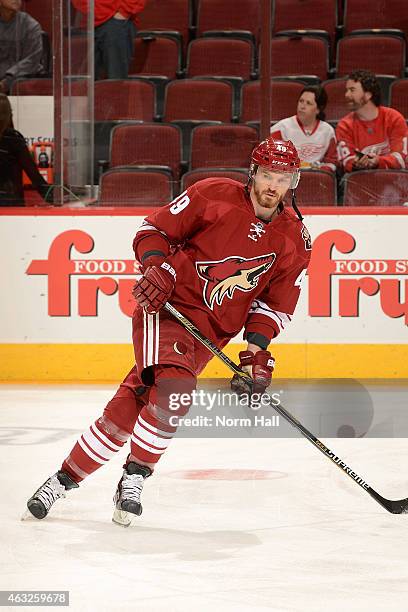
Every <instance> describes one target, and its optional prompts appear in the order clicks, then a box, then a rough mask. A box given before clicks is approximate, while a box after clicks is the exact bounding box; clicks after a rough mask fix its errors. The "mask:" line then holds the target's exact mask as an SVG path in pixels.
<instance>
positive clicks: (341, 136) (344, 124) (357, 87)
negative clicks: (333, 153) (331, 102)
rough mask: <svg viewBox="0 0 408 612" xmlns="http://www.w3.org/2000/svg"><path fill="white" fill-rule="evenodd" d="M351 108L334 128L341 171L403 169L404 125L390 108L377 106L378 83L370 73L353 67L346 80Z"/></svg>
mask: <svg viewBox="0 0 408 612" xmlns="http://www.w3.org/2000/svg"><path fill="white" fill-rule="evenodd" d="M345 97H346V102H347V105H348V106H349V108H350V110H351V111H352V112H351V113H349V114H348V115H346V116H345V117H343V119H341V121H339V123H338V125H337V129H336V134H337V140H338V155H339V159H340V162H341V163H342V166H343V169H344V171H345V172H351V171H352V170H366V169H368V168H406V167H407V166H406V163H407V138H408V128H407V125H406V123H405V119H404V117H403V116H402V115H401V113H399V112H398V111H397V110H395V109H394V108H388V107H386V106H381V89H380V84H379V82H378V80H377V78H376V76H375V74H373V73H372V72H369V71H368V70H355V71H354V72H352V73H351V74H350V75H349V77H348V79H347V81H346V91H345Z"/></svg>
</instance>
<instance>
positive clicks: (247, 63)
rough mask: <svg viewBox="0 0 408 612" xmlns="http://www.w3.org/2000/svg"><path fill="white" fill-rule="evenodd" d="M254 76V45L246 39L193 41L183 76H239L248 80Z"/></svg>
mask: <svg viewBox="0 0 408 612" xmlns="http://www.w3.org/2000/svg"><path fill="white" fill-rule="evenodd" d="M253 73H254V46H253V44H252V43H251V42H250V41H248V40H240V39H233V38H222V37H220V38H197V39H196V40H193V41H191V43H190V44H189V46H188V52H187V66H186V76H187V77H196V76H223V77H230V76H231V77H240V78H241V79H243V80H245V81H248V80H249V79H250V78H251V77H252V76H253Z"/></svg>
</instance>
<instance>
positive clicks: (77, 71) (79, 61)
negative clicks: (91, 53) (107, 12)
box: [63, 35, 91, 76]
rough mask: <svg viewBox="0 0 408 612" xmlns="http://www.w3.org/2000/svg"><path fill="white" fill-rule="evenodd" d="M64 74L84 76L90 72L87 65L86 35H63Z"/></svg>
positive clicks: (87, 41) (87, 42)
mask: <svg viewBox="0 0 408 612" xmlns="http://www.w3.org/2000/svg"><path fill="white" fill-rule="evenodd" d="M63 44H64V50H63V57H64V74H71V75H75V76H81V75H83V76H85V75H89V74H90V72H91V71H90V69H89V65H88V44H89V40H88V37H87V36H85V35H78V36H71V37H69V38H68V37H67V36H65V37H64V39H63Z"/></svg>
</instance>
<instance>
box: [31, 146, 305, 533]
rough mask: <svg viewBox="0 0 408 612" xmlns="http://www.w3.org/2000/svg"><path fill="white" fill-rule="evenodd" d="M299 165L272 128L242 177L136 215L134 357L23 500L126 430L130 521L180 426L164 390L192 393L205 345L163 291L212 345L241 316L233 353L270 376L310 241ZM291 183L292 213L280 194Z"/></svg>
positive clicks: (73, 475)
mask: <svg viewBox="0 0 408 612" xmlns="http://www.w3.org/2000/svg"><path fill="white" fill-rule="evenodd" d="M299 165H300V162H299V157H298V155H297V151H296V149H295V147H294V145H293V144H292V143H291V142H290V141H287V142H284V141H278V140H274V139H273V138H271V137H270V138H268V139H266V140H265V141H263V142H261V143H260V144H259V145H258V146H257V147H255V149H254V151H253V153H252V160H251V166H250V171H249V176H248V182H247V185H246V186H244V185H242V184H241V183H239V182H236V181H233V180H231V179H220V178H210V179H205V180H203V181H199V182H198V183H196V184H195V185H193V186H192V187H190V188H189V189H188V190H187V191H185V192H184V193H182V194H181V195H180V196H179V197H178V198H176V199H175V200H174V201H173V202H172V203H171V204H169V205H168V206H166V207H164V208H160V209H158V210H157V211H155V212H154V213H153V214H151V215H149V216H148V217H147V218H146V220H145V221H144V222H143V224H142V226H141V227H140V229H139V231H138V232H137V234H136V237H135V239H134V243H133V248H134V251H135V255H136V259H137V260H138V261H139V262H140V265H141V269H142V272H143V275H142V277H141V279H140V280H139V281H138V282H136V285H135V287H134V296H135V298H136V300H137V302H138V304H137V306H136V308H135V312H134V315H133V344H134V351H135V366H134V367H133V368H132V370H131V371H130V372H129V374H128V375H127V376H126V378H125V380H124V381H123V382H122V384H121V385H120V387H119V389H118V391H117V392H116V394H115V396H114V397H113V399H112V400H111V401H110V402H109V403H108V404H107V406H106V408H105V410H104V412H103V415H102V416H101V417H100V418H98V419H97V420H96V422H95V423H93V424H92V425H91V426H90V428H89V429H88V430H87V431H85V432H84V433H83V434H82V436H81V437H80V438H79V439H78V441H77V443H76V444H75V446H74V447H73V449H72V450H71V452H70V453H69V455H68V457H67V458H66V459H65V460H64V462H63V464H62V466H61V469H60V470H59V471H58V472H57V473H56V474H54V475H53V476H51V477H50V478H48V480H47V481H46V482H45V483H44V484H43V485H42V486H41V487H40V488H39V489H38V490H37V491H36V492H35V493H34V495H33V496H32V497H31V498H30V499H29V500H28V502H27V506H28V509H29V510H30V512H31V513H32V514H33V515H34V516H35V517H36V518H39V519H41V518H44V517H45V516H46V515H47V513H48V511H49V510H50V508H51V506H52V505H53V503H54V502H55V501H56V500H57V499H58V498H60V497H64V496H65V493H66V491H67V490H69V489H71V488H74V487H78V485H79V483H80V482H81V481H82V480H83V479H84V478H86V477H87V476H89V475H90V474H91V473H92V472H94V471H95V470H96V469H98V468H99V467H101V465H103V464H105V463H107V461H108V460H109V459H110V458H111V457H113V456H114V455H115V454H116V453H117V452H118V451H119V450H120V449H121V448H122V447H123V445H124V443H125V442H126V441H127V440H128V439H129V438H130V454H129V455H128V458H127V460H126V463H125V465H124V472H123V476H122V478H121V480H120V481H119V484H118V486H117V490H116V494H115V498H114V503H115V512H114V520H115V521H116V522H118V523H120V524H123V525H128V524H130V520H131V518H132V517H133V516H134V515H140V514H141V512H142V506H141V500H140V496H141V492H142V488H143V484H144V480H145V479H146V478H148V477H149V476H151V474H152V473H153V471H154V467H155V465H156V463H157V462H158V460H159V459H160V457H161V456H162V454H163V453H164V452H165V449H166V448H167V446H168V444H169V443H170V441H171V439H172V437H173V436H174V434H175V432H176V429H177V427H175V426H174V418H170V417H174V416H177V417H179V416H183V415H185V414H186V413H187V411H188V408H189V407H188V406H185V405H182V406H180V408H178V409H177V410H176V411H174V406H172V408H173V410H170V402H169V396H170V394H171V393H173V392H175V391H177V392H178V393H191V391H192V390H193V389H194V388H195V386H196V380H197V375H198V374H199V373H200V372H201V371H202V370H203V368H204V367H205V365H206V364H207V363H208V361H209V360H210V359H211V357H212V354H211V353H210V352H209V351H208V350H207V349H206V348H204V347H203V346H202V345H201V344H199V343H198V342H196V341H195V340H194V339H193V337H192V336H191V335H190V334H189V333H188V332H187V331H186V330H185V329H184V327H182V326H181V325H180V324H179V323H178V322H177V321H176V320H175V319H174V318H173V317H171V316H170V315H169V314H168V313H167V312H166V311H165V310H163V306H164V304H165V303H166V302H167V301H170V302H171V303H172V304H173V305H174V306H175V307H176V308H177V309H179V310H180V311H181V312H182V313H183V314H184V315H185V316H187V317H188V318H189V319H190V320H191V321H192V322H193V323H194V324H195V325H196V326H197V327H198V328H199V329H200V330H201V332H202V333H203V334H205V335H206V336H207V337H208V338H210V339H211V340H212V341H213V342H214V343H215V344H216V345H217V346H218V347H220V348H222V347H224V346H225V345H226V344H227V343H228V341H229V340H230V339H231V338H233V337H234V336H235V335H236V334H237V333H238V332H239V331H240V330H241V329H242V327H244V337H245V338H246V340H247V343H248V346H247V350H245V351H242V352H241V353H240V365H241V366H242V367H244V368H246V370H247V371H248V372H249V373H250V374H251V375H252V377H253V379H254V382H255V389H256V391H257V392H263V391H264V390H265V389H266V388H267V387H268V386H269V384H270V382H271V376H272V371H273V365H274V360H273V358H272V357H271V354H270V352H269V351H268V350H267V348H268V345H269V343H270V341H271V339H272V338H275V337H276V336H277V335H278V334H279V333H280V332H281V331H282V330H284V329H285V327H286V326H287V325H288V324H289V323H290V321H291V318H292V315H293V312H294V310H295V307H296V303H297V301H298V298H299V293H300V285H301V281H302V279H303V277H304V275H305V273H306V268H307V266H308V262H309V259H310V252H311V243H310V236H309V233H308V231H307V229H306V227H305V226H304V225H303V223H302V221H301V219H302V217H301V215H300V213H299V211H298V209H297V208H296V203H295V200H294V193H295V189H296V187H297V184H298V181H299V176H300V172H299ZM289 189H291V190H292V203H293V206H294V208H295V210H296V214H295V213H294V212H292V210H291V209H288V208H287V207H285V206H284V203H283V200H284V197H285V195H286V193H287V192H288V190H289ZM231 384H232V388H233V389H234V390H235V391H237V392H238V393H245V392H246V393H248V389H247V388H246V385H245V383H243V382H241V380H239V379H237V378H235V377H234V378H233V380H232V383H231ZM190 397H191V395H190Z"/></svg>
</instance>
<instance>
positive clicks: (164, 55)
mask: <svg viewBox="0 0 408 612" xmlns="http://www.w3.org/2000/svg"><path fill="white" fill-rule="evenodd" d="M180 69H181V50H180V47H179V44H178V42H177V40H175V39H174V38H171V37H168V36H165V35H163V36H147V35H146V36H140V35H139V36H138V37H137V38H135V40H134V53H133V59H132V62H131V65H130V69H129V74H130V75H138V74H142V75H145V76H151V75H162V76H165V77H167V78H168V79H175V78H177V75H178V73H179V71H180Z"/></svg>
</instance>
